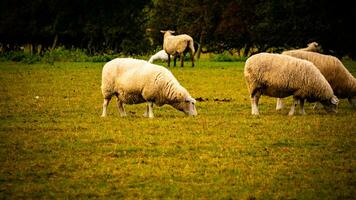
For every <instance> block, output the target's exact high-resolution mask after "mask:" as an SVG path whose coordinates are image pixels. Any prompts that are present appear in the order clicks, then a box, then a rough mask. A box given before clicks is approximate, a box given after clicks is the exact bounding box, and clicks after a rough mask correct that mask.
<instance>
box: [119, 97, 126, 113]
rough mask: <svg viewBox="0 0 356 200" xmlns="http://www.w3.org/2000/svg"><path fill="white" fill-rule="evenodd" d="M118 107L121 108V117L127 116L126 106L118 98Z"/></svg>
mask: <svg viewBox="0 0 356 200" xmlns="http://www.w3.org/2000/svg"><path fill="white" fill-rule="evenodd" d="M117 108H118V110H119V113H120V116H121V117H125V116H126V111H125V108H124V103H122V101H120V100H117Z"/></svg>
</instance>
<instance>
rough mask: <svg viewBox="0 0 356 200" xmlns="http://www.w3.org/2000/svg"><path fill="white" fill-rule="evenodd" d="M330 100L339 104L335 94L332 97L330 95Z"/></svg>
mask: <svg viewBox="0 0 356 200" xmlns="http://www.w3.org/2000/svg"><path fill="white" fill-rule="evenodd" d="M330 101H331V103H332V104H335V105H338V104H339V99H338V98H337V97H336V96H335V95H334V96H333V97H331V99H330Z"/></svg>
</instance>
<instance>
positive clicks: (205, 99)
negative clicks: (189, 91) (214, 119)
mask: <svg viewBox="0 0 356 200" xmlns="http://www.w3.org/2000/svg"><path fill="white" fill-rule="evenodd" d="M195 100H197V101H199V102H206V101H215V102H230V101H232V99H231V98H222V99H219V98H213V99H212V100H209V98H204V97H198V98H196V99H195Z"/></svg>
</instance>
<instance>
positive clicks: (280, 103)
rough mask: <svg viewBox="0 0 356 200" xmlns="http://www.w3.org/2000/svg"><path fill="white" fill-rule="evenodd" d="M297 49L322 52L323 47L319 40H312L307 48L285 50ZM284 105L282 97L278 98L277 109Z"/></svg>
mask: <svg viewBox="0 0 356 200" xmlns="http://www.w3.org/2000/svg"><path fill="white" fill-rule="evenodd" d="M295 50H300V51H311V52H321V48H320V46H319V44H318V43H317V42H311V43H309V44H308V45H307V47H305V48H301V49H294V50H287V51H284V52H288V51H295ZM283 107H284V104H283V101H282V100H281V99H280V98H277V105H276V110H280V109H282V108H283Z"/></svg>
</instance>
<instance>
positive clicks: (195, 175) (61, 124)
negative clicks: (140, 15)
mask: <svg viewBox="0 0 356 200" xmlns="http://www.w3.org/2000/svg"><path fill="white" fill-rule="evenodd" d="M243 65H244V63H243V62H203V61H199V62H198V63H197V67H194V68H191V67H185V68H180V67H176V68H173V67H172V68H170V70H171V71H172V72H173V74H174V75H175V76H176V77H177V79H178V80H179V81H180V83H181V84H182V85H183V86H185V87H186V88H187V89H188V91H189V92H190V93H191V94H192V95H193V96H194V97H195V98H197V99H198V97H201V100H200V101H198V102H197V110H198V116H196V117H187V116H185V115H184V114H183V113H181V112H179V111H177V110H175V109H173V108H171V107H170V106H163V107H155V108H154V113H155V117H156V118H154V119H147V118H144V117H143V116H142V114H143V113H144V110H145V105H144V104H140V105H127V106H126V110H127V113H128V117H126V118H120V117H119V116H118V112H117V109H116V105H115V100H113V102H111V104H110V105H109V110H108V117H106V118H101V117H100V114H101V109H102V101H103V100H102V95H101V92H100V82H101V69H102V66H103V63H79V62H75V63H74V62H54V63H53V65H49V64H46V63H38V64H33V65H28V64H23V63H14V62H2V63H0V81H1V87H0V163H1V167H0V198H1V199H93V198H96V199H353V198H354V196H355V178H356V177H355V176H356V174H355V170H354V169H355V167H356V166H355V165H356V162H355V143H356V138H355V130H356V124H355V123H352V122H354V121H355V119H356V112H355V109H352V108H351V107H350V106H349V105H348V102H347V100H344V99H343V100H341V102H340V107H339V112H338V114H336V115H327V114H325V111H323V110H313V109H312V105H310V104H309V105H308V104H306V105H305V106H306V112H307V115H305V116H300V115H296V116H293V117H289V116H287V114H288V110H287V109H286V110H283V111H281V112H277V111H275V110H274V108H275V103H276V102H275V99H274V98H268V97H265V96H263V97H262V98H261V99H260V112H261V115H260V116H259V117H255V116H251V107H250V99H249V97H248V92H247V88H246V84H245V81H244V78H243ZM187 66H189V64H188V65H187ZM346 66H347V67H349V68H350V71H351V72H353V74H354V75H355V72H356V62H354V61H350V60H348V61H347V63H346ZM223 99H229V100H228V101H222V100H223ZM288 100H290V102H291V101H292V99H291V98H289V99H288ZM286 102H287V101H286Z"/></svg>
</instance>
